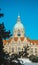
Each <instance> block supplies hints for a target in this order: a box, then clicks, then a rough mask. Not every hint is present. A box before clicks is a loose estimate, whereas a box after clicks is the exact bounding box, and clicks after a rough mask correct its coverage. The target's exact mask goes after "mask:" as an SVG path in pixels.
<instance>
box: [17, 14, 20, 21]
mask: <svg viewBox="0 0 38 65" xmlns="http://www.w3.org/2000/svg"><path fill="white" fill-rule="evenodd" d="M17 22H20V15H19V14H18V19H17Z"/></svg>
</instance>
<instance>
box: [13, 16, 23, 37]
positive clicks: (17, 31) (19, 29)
mask: <svg viewBox="0 0 38 65" xmlns="http://www.w3.org/2000/svg"><path fill="white" fill-rule="evenodd" d="M14 35H22V36H23V35H24V26H23V24H22V23H21V20H20V16H18V19H17V23H16V24H15V26H14Z"/></svg>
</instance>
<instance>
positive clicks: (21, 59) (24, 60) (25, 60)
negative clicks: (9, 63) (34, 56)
mask: <svg viewBox="0 0 38 65" xmlns="http://www.w3.org/2000/svg"><path fill="white" fill-rule="evenodd" d="M18 59H19V60H20V62H21V63H23V64H25V63H31V61H30V60H29V59H28V58H18Z"/></svg>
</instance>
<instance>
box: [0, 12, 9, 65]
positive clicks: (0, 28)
mask: <svg viewBox="0 0 38 65" xmlns="http://www.w3.org/2000/svg"><path fill="white" fill-rule="evenodd" d="M1 17H3V14H2V13H0V18H1ZM9 37H10V31H6V29H5V26H4V23H2V24H1V23H0V65H1V63H3V55H4V52H3V39H6V38H9Z"/></svg>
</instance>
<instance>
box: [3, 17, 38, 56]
mask: <svg viewBox="0 0 38 65" xmlns="http://www.w3.org/2000/svg"><path fill="white" fill-rule="evenodd" d="M3 45H4V51H5V52H6V53H9V55H11V54H18V53H19V52H21V51H24V47H26V46H29V50H28V53H29V56H30V55H32V54H33V55H36V56H38V40H30V39H29V38H27V37H26V36H25V30H24V26H23V24H22V22H21V20H20V16H18V19H17V22H16V24H15V25H14V29H13V36H12V37H11V38H9V40H3Z"/></svg>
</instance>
